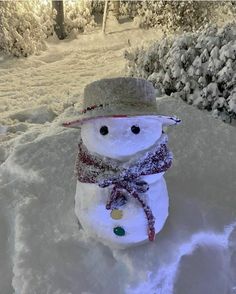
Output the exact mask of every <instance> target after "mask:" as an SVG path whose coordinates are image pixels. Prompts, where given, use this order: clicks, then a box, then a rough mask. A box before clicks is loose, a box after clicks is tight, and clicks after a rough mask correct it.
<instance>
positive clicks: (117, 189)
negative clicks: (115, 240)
mask: <svg viewBox="0 0 236 294" xmlns="http://www.w3.org/2000/svg"><path fill="white" fill-rule="evenodd" d="M167 141H168V139H167V135H166V134H164V133H163V134H162V136H161V137H160V139H159V140H158V141H157V142H156V143H155V144H154V145H153V146H152V147H151V148H149V149H148V150H145V151H142V152H139V153H138V154H136V155H135V156H133V157H132V158H131V159H130V160H128V161H126V162H121V161H118V160H115V159H111V158H108V157H102V156H99V155H95V154H91V153H90V152H89V151H88V149H87V148H86V146H85V145H84V144H83V142H82V140H80V142H79V144H78V148H79V151H78V155H77V159H76V166H75V169H76V175H77V179H78V180H79V181H80V182H82V183H94V184H95V183H96V184H98V186H99V187H101V188H105V187H109V186H113V187H112V189H111V193H110V196H109V197H108V199H107V203H106V209H108V210H109V209H114V208H117V207H119V206H121V205H124V204H125V201H127V199H126V197H124V192H125V193H126V194H127V193H128V195H129V196H131V197H134V198H135V199H136V200H137V201H138V202H139V203H140V205H141V206H142V208H143V210H144V213H145V215H146V219H147V223H148V230H147V234H148V238H149V240H150V241H153V240H154V239H155V226H154V225H155V217H154V215H153V213H152V210H151V208H150V207H149V206H148V204H147V202H146V199H145V198H146V197H145V196H146V195H145V192H147V191H148V189H149V185H148V183H146V182H145V181H143V180H141V179H140V177H141V176H146V175H151V174H156V173H161V172H165V171H166V170H167V169H168V168H169V167H170V166H171V164H172V153H171V152H170V151H169V149H168V147H167Z"/></svg>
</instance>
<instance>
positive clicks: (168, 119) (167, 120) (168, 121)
mask: <svg viewBox="0 0 236 294" xmlns="http://www.w3.org/2000/svg"><path fill="white" fill-rule="evenodd" d="M136 116H154V117H155V118H156V119H157V120H159V121H160V122H161V123H162V125H163V126H173V125H178V124H180V123H181V120H180V119H179V118H177V117H175V116H165V115H157V114H146V115H144V114H143V113H142V114H134V115H123V114H121V115H101V116H96V117H85V118H82V119H76V120H72V121H69V122H65V123H63V124H62V125H63V127H67V128H80V127H81V125H82V124H83V123H85V122H87V121H90V120H95V119H99V118H128V117H136Z"/></svg>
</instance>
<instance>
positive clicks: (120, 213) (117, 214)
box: [111, 209, 123, 219]
mask: <svg viewBox="0 0 236 294" xmlns="http://www.w3.org/2000/svg"><path fill="white" fill-rule="evenodd" d="M122 217H123V211H122V210H119V209H112V211H111V218H113V219H121V218H122Z"/></svg>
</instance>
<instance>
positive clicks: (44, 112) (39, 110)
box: [9, 105, 57, 124]
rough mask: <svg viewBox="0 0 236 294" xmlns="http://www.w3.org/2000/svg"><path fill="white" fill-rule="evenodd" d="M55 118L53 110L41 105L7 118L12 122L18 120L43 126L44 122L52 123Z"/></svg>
mask: <svg viewBox="0 0 236 294" xmlns="http://www.w3.org/2000/svg"><path fill="white" fill-rule="evenodd" d="M56 116H57V115H56V113H55V112H53V110H52V109H51V108H50V107H49V106H47V105H42V106H38V107H34V108H29V109H25V110H21V111H18V112H15V113H13V114H11V115H10V116H9V117H10V118H11V119H12V120H18V121H20V122H29V123H34V124H43V123H45V122H51V121H53V120H54V118H55V117H56Z"/></svg>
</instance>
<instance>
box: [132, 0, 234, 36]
mask: <svg viewBox="0 0 236 294" xmlns="http://www.w3.org/2000/svg"><path fill="white" fill-rule="evenodd" d="M223 8H224V9H228V10H230V8H232V9H233V6H232V5H231V3H228V2H224V1H194V0H188V1H145V0H142V1H137V5H136V11H137V14H136V16H135V19H134V21H135V22H136V23H138V24H139V26H140V27H144V28H149V27H161V28H162V29H163V30H164V31H179V30H180V31H194V30H196V29H197V28H199V27H201V26H202V25H204V24H207V23H209V22H211V21H212V22H215V21H216V17H215V15H216V11H218V10H219V9H221V10H222V9H223Z"/></svg>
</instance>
